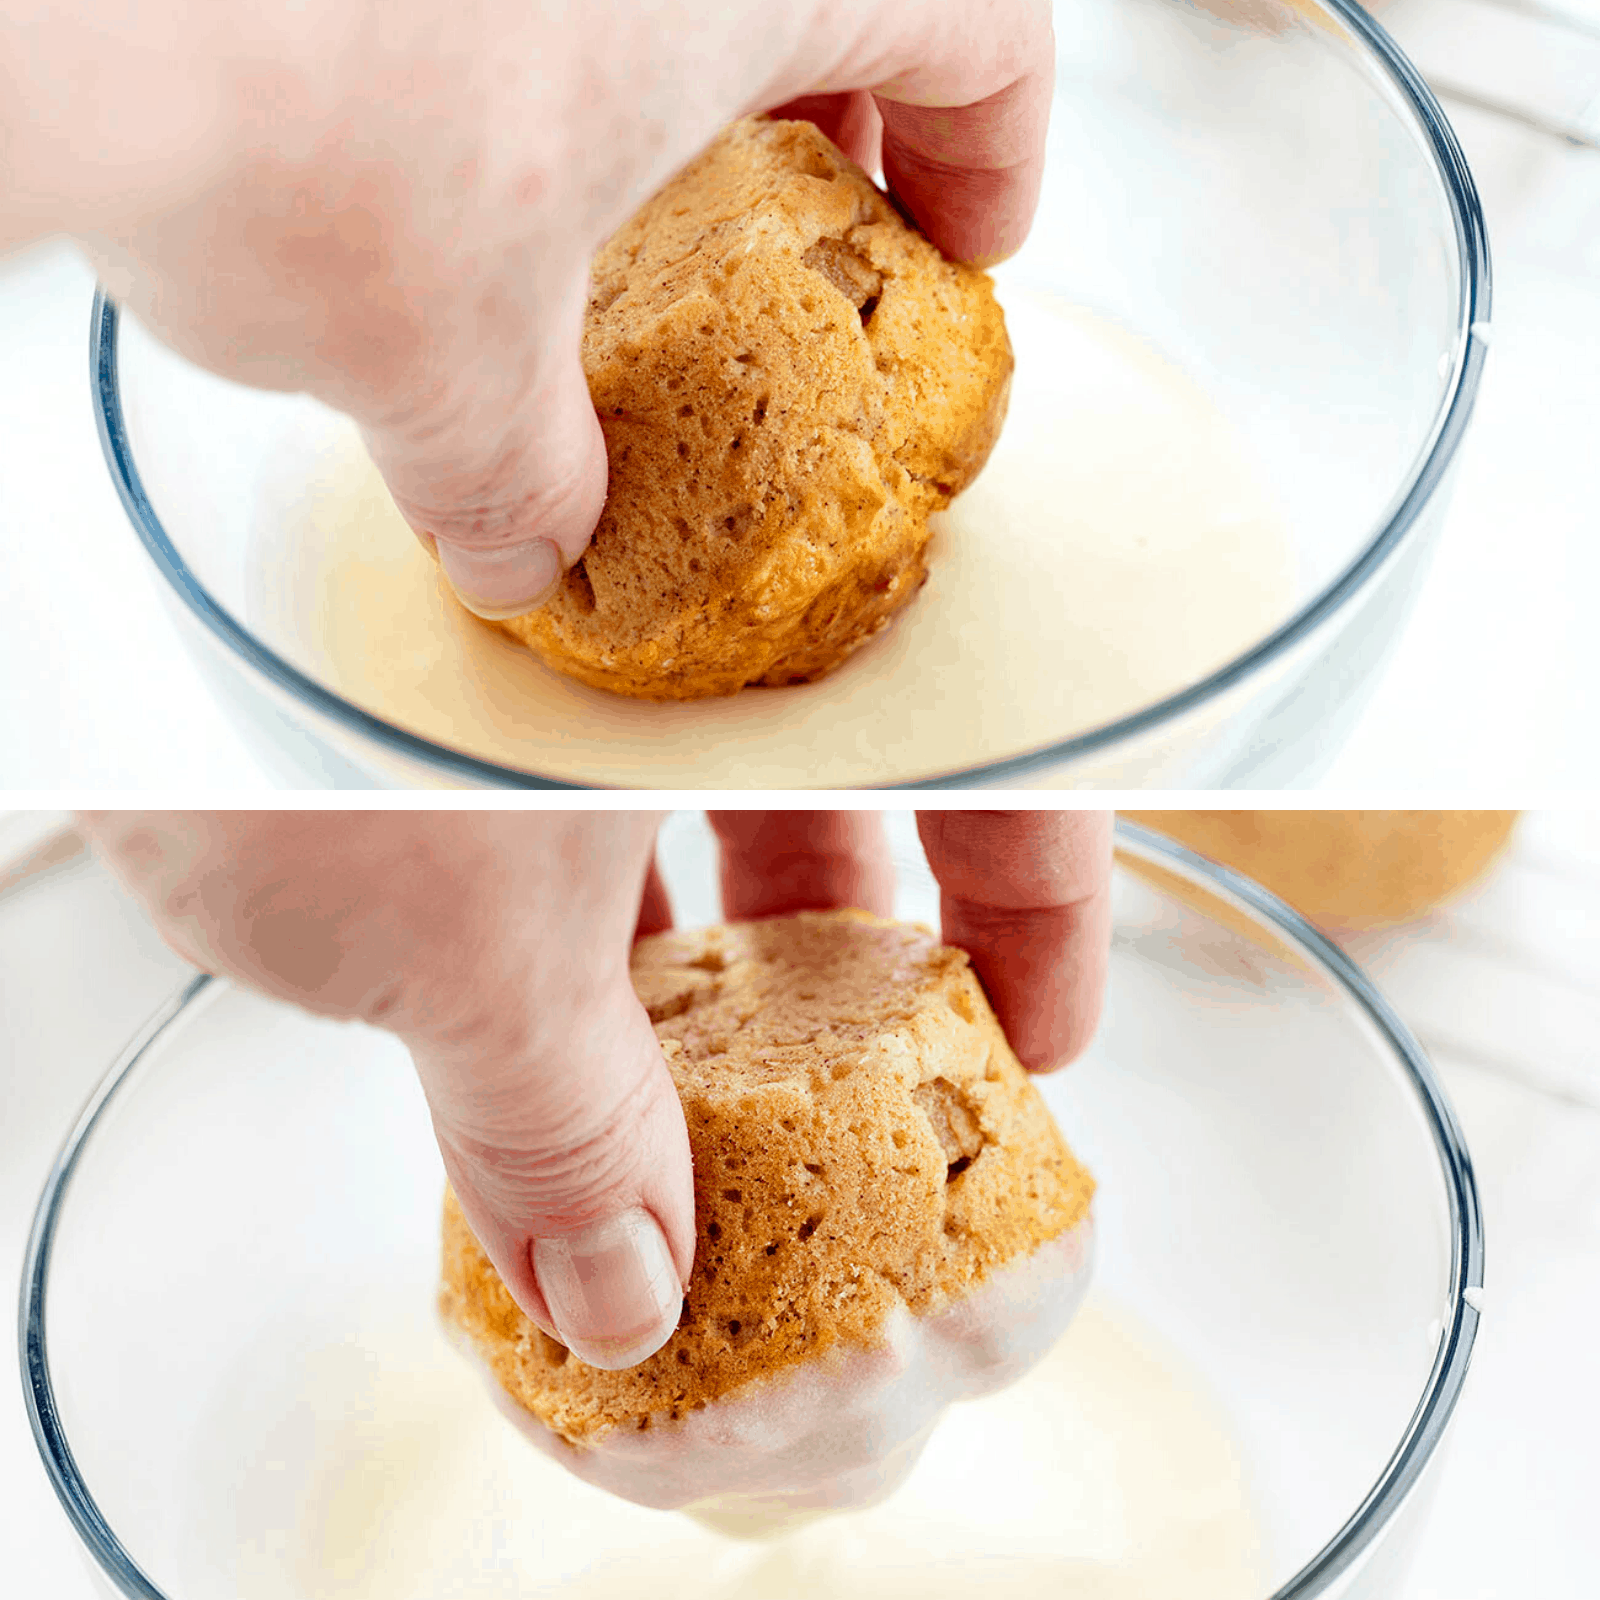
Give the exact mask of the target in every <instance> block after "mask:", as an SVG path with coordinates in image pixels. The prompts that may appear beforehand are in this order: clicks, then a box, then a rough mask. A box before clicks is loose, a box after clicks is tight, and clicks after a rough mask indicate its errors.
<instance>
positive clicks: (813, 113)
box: [771, 90, 883, 175]
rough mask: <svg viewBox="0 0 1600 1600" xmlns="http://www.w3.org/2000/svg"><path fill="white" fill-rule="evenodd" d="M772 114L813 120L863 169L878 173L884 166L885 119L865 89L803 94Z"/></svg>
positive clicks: (774, 108)
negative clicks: (842, 92)
mask: <svg viewBox="0 0 1600 1600" xmlns="http://www.w3.org/2000/svg"><path fill="white" fill-rule="evenodd" d="M771 115H773V116H774V117H785V118H791V119H794V120H804V121H806V122H814V123H815V124H816V125H817V127H818V128H820V129H821V130H822V132H823V133H825V134H826V135H827V136H828V137H829V138H830V139H832V140H833V142H834V143H835V144H836V145H838V147H839V148H840V149H841V150H843V151H844V153H845V154H846V155H847V156H849V157H850V159H851V160H852V161H853V162H855V164H856V165H857V166H858V167H860V168H861V169H862V171H863V172H867V173H870V174H873V175H876V174H877V173H878V171H879V170H880V168H881V167H882V165H883V118H882V117H881V116H879V114H878V106H877V102H876V101H875V100H874V99H873V98H872V96H871V95H870V94H868V93H867V92H866V91H865V90H857V91H856V92H855V93H853V94H808V95H801V96H800V98H799V99H798V100H791V101H789V102H788V103H787V104H786V105H781V106H774V107H773V108H772V112H771Z"/></svg>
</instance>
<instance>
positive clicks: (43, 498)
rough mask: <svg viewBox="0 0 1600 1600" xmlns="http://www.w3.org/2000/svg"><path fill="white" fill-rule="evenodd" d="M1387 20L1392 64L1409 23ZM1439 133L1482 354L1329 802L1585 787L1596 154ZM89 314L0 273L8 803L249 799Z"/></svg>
mask: <svg viewBox="0 0 1600 1600" xmlns="http://www.w3.org/2000/svg"><path fill="white" fill-rule="evenodd" d="M1386 15H1389V14H1388V13H1386ZM1390 20H1391V21H1393V22H1394V25H1395V28H1396V31H1397V33H1398V34H1399V36H1400V37H1401V39H1402V42H1403V41H1404V40H1405V36H1406V28H1405V6H1404V4H1402V5H1401V7H1400V8H1399V14H1398V15H1394V16H1390ZM1491 65H1492V63H1491ZM1595 87H1596V88H1597V89H1600V81H1597V82H1596V84H1595ZM1450 109H1451V112H1452V116H1453V118H1454V120H1455V122H1456V124H1457V127H1458V130H1459V132H1460V133H1461V136H1462V139H1463V142H1464V143H1465V144H1466V146H1467V150H1468V155H1469V157H1470V158H1471V160H1472V162H1473V166H1474V169H1475V171H1476V173H1477V176H1478V179H1479V183H1480V187H1481V189H1482V191H1483V198H1484V204H1485V209H1486V211H1487V214H1488V218H1489V225H1490V235H1491V242H1492V245H1493V248H1494V253H1495V275H1496V283H1495V310H1494V343H1493V348H1492V351H1491V356H1490V361H1489V365H1488V371H1487V376H1486V379H1485V382H1484V387H1483V391H1482V396H1481V399H1480V403H1479V406H1478V412H1477V417H1476V420H1475V422H1474V424H1473V427H1472V429H1471V432H1470V434H1469V436H1468V438H1467V441H1466V443H1465V446H1464V449H1463V456H1462V462H1461V471H1460V475H1459V479H1458V483H1457V487H1456V493H1455V499H1454V502H1453V506H1452V509H1451V512H1450V516H1449V521H1448V524H1447V527H1446V530H1445V537H1444V539H1443V542H1442V549H1441V551H1440V554H1439V558H1438V561H1437V563H1436V565H1435V567H1434V569H1433V572H1432V574H1431V578H1430V581H1429V583H1428V586H1427V588H1426V590H1425V591H1424V593H1423V595H1422V598H1421V600H1420V602H1419V605H1418V609H1417V613H1416V616H1415V618H1414V620H1413V622H1412V625H1411V628H1410V631H1409V632H1408V634H1407V635H1406V636H1405V638H1404V640H1403V641H1402V644H1401V647H1400V651H1399V654H1398V655H1397V657H1396V659H1395V661H1394V664H1393V666H1392V668H1391V670H1390V672H1389V674H1388V677H1387V679H1386V680H1385V681H1384V682H1383V684H1382V685H1380V688H1379V691H1378V695H1377V698H1376V701H1375V703H1374V704H1373V706H1372V707H1371V708H1370V710H1369V711H1368V713H1367V715H1366V717H1365V720H1364V721H1363V723H1362V724H1361V725H1360V727H1359V728H1358V729H1357V730H1356V732H1355V734H1354V736H1353V738H1352V740H1351V743H1350V744H1349V745H1348V747H1347V748H1346V750H1345V752H1344V753H1343V755H1342V756H1341V757H1340V758H1339V759H1338V760H1337V761H1336V763H1335V764H1334V766H1333V768H1332V769H1331V770H1330V771H1329V773H1328V774H1327V776H1326V778H1325V779H1324V780H1323V786H1324V787H1325V788H1340V789H1345V790H1355V789H1363V788H1367V787H1374V786H1383V787H1403V788H1427V789H1433V790H1436V791H1437V790H1441V789H1449V788H1450V787H1451V786H1455V785H1461V784H1476V785H1480V786H1481V785H1483V784H1485V783H1495V784H1504V783H1506V782H1508V781H1509V782H1513V783H1517V784H1526V785H1528V786H1529V787H1530V788H1533V789H1541V790H1542V789H1549V788H1555V787H1560V788H1572V787H1584V788H1592V787H1597V786H1600V741H1597V740H1596V738H1595V737H1594V729H1595V727H1596V725H1597V723H1600V626H1596V624H1595V622H1594V620H1593V615H1592V613H1593V611H1594V609H1595V607H1596V605H1597V603H1600V449H1597V448H1596V444H1595V439H1596V435H1597V431H1600V152H1596V151H1593V150H1587V149H1579V148H1576V147H1573V146H1570V145H1565V144H1562V143H1560V142H1558V141H1556V140H1554V139H1551V138H1549V137H1547V136H1543V135H1540V134H1536V133H1532V132H1529V131H1527V130H1525V129H1522V128H1519V127H1517V126H1515V125H1514V124H1511V123H1508V122H1506V121H1504V120H1503V119H1498V118H1495V117H1491V116H1488V115H1486V114H1483V113H1481V112H1473V111H1468V110H1465V109H1462V108H1460V107H1458V106H1455V105H1452V106H1451V108H1450ZM92 289H93V285H92V279H91V275H90V273H89V271H88V268H87V267H86V266H85V265H84V263H83V262H82V261H81V260H80V259H79V258H78V256H77V255H76V254H75V252H73V251H72V250H71V249H70V248H69V247H67V246H64V245H57V244H52V245H46V246H42V247H39V248H37V249H34V250H32V251H28V252H25V253H23V254H21V255H18V256H15V257H13V258H11V259H9V260H7V261H4V262H0V463H3V466H0V529H3V530H4V538H5V551H6V554H5V571H6V582H5V585H4V588H3V590H0V788H6V787H11V788H27V789H40V788H66V787H96V788H99V787H109V788H148V787H155V786H161V787H171V788H179V789H185V790H192V789H193V788H194V787H196V786H205V787H208V788H212V787H214V788H222V789H239V790H248V789H252V788H259V787H260V786H262V785H264V784H269V783H271V782H272V781H273V780H272V779H270V778H269V777H268V775H267V774H266V773H265V772H264V771H263V769H262V767H261V766H260V765H259V764H258V762H257V761H256V760H255V758H254V757H253V756H252V754H251V753H250V751H249V750H248V749H247V748H246V747H245V745H244V743H243V742H242V740H241V739H240V738H239V736H238V735H237V734H236V733H235V732H234V731H233V728H232V726H231V724H230V723H228V722H227V721H226V720H225V719H224V717H223V715H222V713H221V712H220V711H219V710H218V708H217V707H216V706H215V705H214V704H213V702H212V700H211V697H210V695H209V693H208V691H207V689H206V687H205V684H204V682H203V681H202V680H201V677H200V675H199V673H198V671H197V670H196V668H195V667H194V665H193V663H192V662H191V661H190V659H189V657H188V656H187V655H186V654H185V652H184V650H183V649H182V647H181V646H180V645H179V643H178V639H177V636H176V634H175V632H174V631H173V628H172V626H171V623H170V621H169V618H168V617H167V615H166V613H165V611H164V609H163V608H162V607H161V606H160V605H159V604H158V601H157V594H156V579H155V576H154V573H153V570H152V569H151V568H150V566H149V563H148V561H147V559H146V558H145V556H144V554H143V552H142V550H141V549H140V547H139V546H138V544H137V543H136V542H135V539H134V536H133V533H132V530H131V529H130V527H129V525H128V522H127V519H126V517H125V515H124V514H123V511H122V507H121V505H120V503H119V502H118V500H117V498H116V494H115V492H114V490H113V489H112V486H111V481H110V478H109V476H108V474H107V471H106V468H105V466H104V464H103V462H102V461H101V458H100V448H99V444H98V441H97V439H96V437H95V431H94V423H93V418H92V414H91V411H90V403H89V381H88V348H87V347H88V319H89V303H90V298H91V295H92Z"/></svg>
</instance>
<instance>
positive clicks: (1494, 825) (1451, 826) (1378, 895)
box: [1123, 811, 1517, 933]
mask: <svg viewBox="0 0 1600 1600" xmlns="http://www.w3.org/2000/svg"><path fill="white" fill-rule="evenodd" d="M1123 815H1124V816H1126V817H1129V818H1131V819H1132V820H1133V821H1135V822H1140V823H1143V824H1144V825H1145V827H1147V828H1154V829H1156V830H1157V832H1160V833H1164V834H1167V835H1168V836H1169V837H1171V838H1173V839H1176V840H1177V841H1178V842H1179V843H1180V844H1186V845H1188V846H1189V848H1190V849H1191V850H1195V851H1197V852H1199V854H1201V855H1204V856H1209V857H1210V858H1211V859H1212V860H1213V861H1220V862H1221V863H1222V864H1223V865H1224V866H1227V867H1233V868H1235V869H1236V870H1237V871H1239V872H1242V873H1244V875H1245V876H1246V877H1249V878H1254V879H1255V880H1256V881H1257V882H1258V883H1260V884H1261V885H1262V886H1263V887H1265V888H1268V889H1270V890H1271V891H1272V892H1273V893H1274V894H1275V895H1277V896H1278V897H1279V898H1280V899H1282V900H1286V901H1287V902H1288V903H1289V904H1290V905H1292V906H1293V907H1294V908H1295V910H1296V911H1298V912H1300V913H1301V915H1303V916H1305V917H1308V918H1309V919H1310V920H1311V921H1313V922H1316V923H1320V924H1321V925H1322V926H1324V927H1326V928H1329V929H1332V930H1333V931H1334V932H1341V933H1342V932H1347V931H1348V932H1356V931H1360V930H1362V929H1368V928H1383V927H1390V926H1393V925H1395V924H1398V923H1402V922H1409V921H1410V920H1411V919H1412V918H1414V917H1418V916H1421V915H1422V914H1423V913H1424V912H1426V911H1430V910H1432V909H1433V907H1435V906H1436V905H1439V904H1440V903H1441V902H1443V901H1445V900H1448V899H1449V898H1450V897H1451V896H1452V895H1454V894H1456V893H1458V892H1459V891H1460V890H1461V889H1463V888H1465V887H1466V885H1467V884H1469V883H1471V882H1472V881H1473V879H1475V878H1477V877H1479V876H1480V875H1481V874H1482V873H1483V872H1484V871H1486V870H1487V869H1488V866H1489V864H1490V863H1491V862H1492V861H1493V860H1494V859H1495V857H1496V856H1498V855H1499V854H1500V852H1501V850H1502V849H1504V848H1505V844H1506V841H1507V840H1508V839H1509V838H1510V837H1511V829H1512V826H1513V824H1514V823H1515V822H1516V820H1517V813H1516V812H1515V811H1126V812H1124V813H1123Z"/></svg>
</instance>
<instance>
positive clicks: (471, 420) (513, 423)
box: [365, 278, 606, 621]
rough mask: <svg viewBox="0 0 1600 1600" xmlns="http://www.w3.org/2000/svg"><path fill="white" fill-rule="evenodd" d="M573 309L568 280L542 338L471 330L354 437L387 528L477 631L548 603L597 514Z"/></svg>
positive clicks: (595, 436)
mask: <svg viewBox="0 0 1600 1600" xmlns="http://www.w3.org/2000/svg"><path fill="white" fill-rule="evenodd" d="M586 298H587V281H586V279H583V278H580V279H579V281H578V284H577V286H576V289H575V290H574V291H573V292H572V293H571V294H569V295H568V296H567V298H566V303H565V304H564V305H563V307H562V308H561V310H560V311H559V312H558V313H557V314H556V315H554V316H552V317H551V318H550V319H549V324H548V326H547V327H544V328H538V329H529V328H528V327H526V326H524V325H523V318H522V317H519V318H516V319H513V320H515V321H516V322H517V326H516V327H515V328H513V329H509V330H507V329H500V328H498V327H495V326H489V327H487V328H485V329H483V330H482V331H478V330H477V325H476V322H475V324H474V329H475V331H474V333H473V336H472V337H471V338H470V339H464V340H456V341H452V342H451V343H450V345H449V346H448V351H449V354H448V360H449V362H450V364H451V370H450V371H449V372H448V374H446V375H445V376H443V377H441V378H440V380H439V381H438V382H437V383H435V384H433V385H431V386H430V388H429V390H428V392H426V393H425V394H424V395H423V396H422V397H421V398H420V399H418V400H416V401H414V402H412V403H411V404H409V405H408V406H407V407H406V408H405V409H404V410H403V411H402V413H401V414H400V415H399V416H398V417H394V418H391V419H390V420H387V421H385V422H384V423H383V424H382V425H380V426H371V425H369V426H368V427H367V428H366V430H365V433H366V442H367V448H368V449H369V451H370V452H371V454H372V457H373V460H374V461H375V462H376V463H377V465H378V469H379V471H381V472H382V474H383V477H384V480H385V482H386V483H387V484H388V486H389V492H390V494H391V495H393V497H394V502H395V505H396V506H397V507H398V508H399V511H400V514H401V515H402V516H403V517H404V518H405V519H406V521H407V522H408V523H409V524H410V525H411V527H412V529H413V530H414V531H415V532H416V533H417V535H418V536H419V537H420V538H421V539H422V542H423V543H424V545H426V546H427V547H428V548H429V549H431V550H432V551H433V552H434V553H435V554H436V555H437V556H438V559H439V565H440V566H441V568H443V570H444V575H445V577H446V578H447V579H448V580H449V582H450V585H451V587H452V588H453V589H454V590H455V592H456V595H457V596H458V598H459V599H460V600H461V603H462V604H463V605H465V606H466V607H467V609H468V610H469V611H473V612H475V613H476V614H477V615H478V616H480V617H484V618H486V619H488V620H489V621H500V620H502V619H504V618H506V617H515V616H520V615H521V614H522V613H523V612H526V611H531V610H533V609H534V608H535V607H536V606H538V605H540V604H542V603H543V602H544V601H545V600H547V599H548V598H549V597H550V595H551V594H552V593H553V592H554V591H555V588H556V586H557V585H558V584H559V583H560V581H561V578H562V576H563V574H564V573H565V572H566V570H567V568H569V567H570V566H571V565H572V564H573V563H574V562H575V561H577V559H578V558H579V557H580V556H581V555H582V554H583V552H584V550H585V548H586V547H587V545H588V543H589V538H590V535H591V534H592V533H593V532H594V526H595V523H596V522H597V521H598V520H599V516H600V508H601V506H602V505H603V504H604V502H605V497H606V449H605V440H604V438H603V436H602V435H601V432H600V424H599V421H598V420H597V419H596V417H595V414H594V406H593V404H592V403H591V401H590V399H589V386H588V383H587V381H586V380H585V378H584V374H583V365H582V361H581V359H580V348H581V338H582V329H583V313H584V307H585V303H586ZM533 314H534V313H533V312H532V310H531V309H529V310H527V311H525V312H524V314H523V316H531V315H533ZM478 320H479V321H484V320H487V319H484V318H479V319H478Z"/></svg>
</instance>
